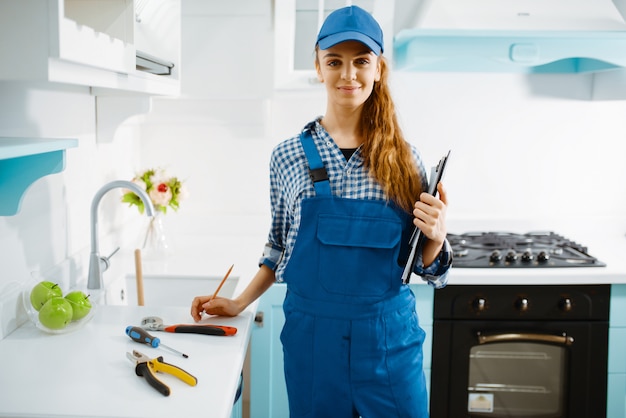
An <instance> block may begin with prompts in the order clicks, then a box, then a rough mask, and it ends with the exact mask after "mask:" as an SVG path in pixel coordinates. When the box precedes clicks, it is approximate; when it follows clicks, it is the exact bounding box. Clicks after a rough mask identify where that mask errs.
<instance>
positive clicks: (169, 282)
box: [126, 274, 239, 306]
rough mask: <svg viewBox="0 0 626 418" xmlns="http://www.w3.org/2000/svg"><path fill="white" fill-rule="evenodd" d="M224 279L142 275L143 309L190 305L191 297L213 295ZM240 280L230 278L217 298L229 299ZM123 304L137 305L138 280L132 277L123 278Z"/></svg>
mask: <svg viewBox="0 0 626 418" xmlns="http://www.w3.org/2000/svg"><path fill="white" fill-rule="evenodd" d="M222 278H223V276H181V275H162V274H159V275H149V274H148V275H147V274H144V275H143V292H144V305H145V306H191V301H192V300H193V298H194V297H196V296H200V295H212V294H213V293H214V292H215V290H216V289H217V287H218V286H219V284H220V282H221V281H222ZM238 282H239V277H237V276H229V277H228V279H227V280H226V282H225V283H224V285H223V286H222V289H221V290H220V293H219V296H223V297H227V298H231V297H233V295H234V292H235V288H236V287H237V283H238ZM126 301H127V302H128V305H131V306H133V305H137V279H136V276H135V275H134V274H129V275H127V276H126Z"/></svg>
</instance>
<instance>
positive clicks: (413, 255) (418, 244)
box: [402, 150, 451, 284]
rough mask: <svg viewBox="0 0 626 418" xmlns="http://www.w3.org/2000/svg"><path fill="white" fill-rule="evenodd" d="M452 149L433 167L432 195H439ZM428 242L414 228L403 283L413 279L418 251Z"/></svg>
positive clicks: (431, 179) (429, 187)
mask: <svg viewBox="0 0 626 418" xmlns="http://www.w3.org/2000/svg"><path fill="white" fill-rule="evenodd" d="M450 152H451V150H449V151H448V153H447V154H446V155H444V156H443V157H441V160H439V163H438V164H437V165H436V166H434V167H432V168H431V170H430V183H429V184H428V194H430V195H432V196H437V185H438V184H439V182H440V181H441V180H442V179H443V174H444V172H445V169H446V164H447V163H448V158H449V157H450ZM425 242H426V236H424V235H422V231H420V229H419V228H418V227H415V229H413V234H411V239H410V240H409V246H410V247H411V249H410V251H409V258H408V259H407V262H406V265H405V266H404V271H403V272H402V283H403V284H409V282H410V281H411V273H412V272H413V269H414V268H415V262H416V260H417V254H418V251H421V250H422V247H423V246H424V243H425Z"/></svg>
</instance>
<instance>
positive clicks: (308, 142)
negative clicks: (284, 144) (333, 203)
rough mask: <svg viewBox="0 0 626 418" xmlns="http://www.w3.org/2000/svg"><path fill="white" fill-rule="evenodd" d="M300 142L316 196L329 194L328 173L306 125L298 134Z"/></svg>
mask: <svg viewBox="0 0 626 418" xmlns="http://www.w3.org/2000/svg"><path fill="white" fill-rule="evenodd" d="M300 143H302V148H304V155H306V159H307V161H308V162H309V176H310V177H311V180H312V181H313V187H315V193H316V194H317V195H318V196H319V195H326V196H330V195H331V191H330V181H329V180H328V173H327V172H326V168H324V163H323V162H322V158H321V157H320V154H319V152H318V151H317V147H316V146H315V142H314V141H313V136H312V135H311V131H310V129H309V127H308V126H307V127H306V128H305V129H304V130H303V131H302V133H301V134H300Z"/></svg>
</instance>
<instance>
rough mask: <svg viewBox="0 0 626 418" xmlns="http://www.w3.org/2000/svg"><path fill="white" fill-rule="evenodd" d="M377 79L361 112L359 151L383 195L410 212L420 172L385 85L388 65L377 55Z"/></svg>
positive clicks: (420, 187)
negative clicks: (361, 143) (378, 76)
mask: <svg viewBox="0 0 626 418" xmlns="http://www.w3.org/2000/svg"><path fill="white" fill-rule="evenodd" d="M378 59H379V65H380V81H378V82H376V83H374V89H373V91H372V94H371V95H370V97H369V98H368V99H367V100H366V101H365V103H364V104H363V110H362V112H361V126H360V129H361V132H360V133H361V135H362V136H363V138H364V142H363V148H362V155H363V157H364V160H365V166H366V167H368V169H369V171H370V173H371V174H372V176H373V177H374V178H375V179H376V180H377V181H378V182H379V183H380V184H381V186H382V188H383V190H384V191H385V193H386V194H387V196H388V197H389V198H390V199H391V200H393V201H394V202H396V204H397V205H398V206H400V207H401V208H403V209H404V210H406V211H407V212H411V211H412V210H413V204H414V203H415V201H416V200H417V199H418V198H419V195H420V193H421V192H422V186H421V184H422V183H421V179H420V174H419V171H418V169H417V166H416V162H415V158H414V157H413V153H412V152H411V146H410V145H409V143H408V142H407V141H406V140H405V139H404V135H403V134H402V130H401V129H400V125H399V124H398V119H397V117H396V110H395V105H394V103H393V100H392V98H391V91H390V89H389V85H388V77H389V67H388V65H387V61H386V59H385V58H384V57H383V56H379V58H378Z"/></svg>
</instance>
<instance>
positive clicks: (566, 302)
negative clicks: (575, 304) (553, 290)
mask: <svg viewBox="0 0 626 418" xmlns="http://www.w3.org/2000/svg"><path fill="white" fill-rule="evenodd" d="M559 309H560V310H562V311H563V312H569V311H571V310H572V300H571V299H570V298H563V299H561V300H560V301H559Z"/></svg>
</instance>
